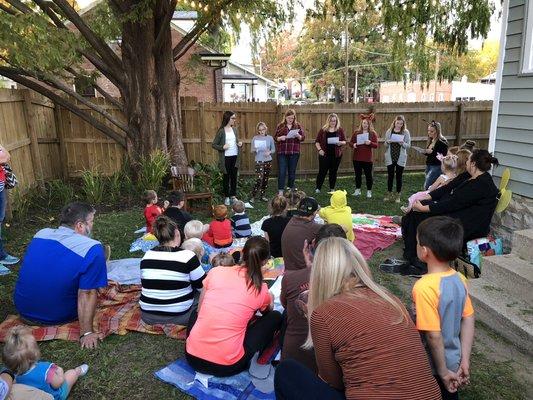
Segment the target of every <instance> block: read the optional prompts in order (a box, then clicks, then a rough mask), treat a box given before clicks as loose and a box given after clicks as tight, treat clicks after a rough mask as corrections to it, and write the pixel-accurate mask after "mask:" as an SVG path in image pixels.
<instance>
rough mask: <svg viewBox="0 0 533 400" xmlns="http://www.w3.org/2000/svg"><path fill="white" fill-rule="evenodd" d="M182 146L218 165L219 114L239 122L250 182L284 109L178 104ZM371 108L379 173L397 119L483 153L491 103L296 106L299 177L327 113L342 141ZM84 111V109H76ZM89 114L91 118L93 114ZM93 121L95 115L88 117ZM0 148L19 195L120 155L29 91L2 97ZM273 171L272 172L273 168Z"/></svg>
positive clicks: (110, 166)
mask: <svg viewBox="0 0 533 400" xmlns="http://www.w3.org/2000/svg"><path fill="white" fill-rule="evenodd" d="M98 101H99V102H100V103H101V105H102V106H103V107H105V108H106V110H107V111H108V112H110V113H112V114H114V115H116V116H118V117H120V118H123V117H122V116H121V115H120V112H119V111H118V110H117V109H116V107H115V106H114V105H111V104H108V103H106V102H105V101H103V99H98ZM181 105H182V107H181V112H182V117H183V118H182V121H183V122H182V127H183V142H184V145H185V150H186V153H187V157H188V159H189V160H190V161H191V160H194V161H196V162H202V163H206V164H211V165H216V163H217V160H218V155H217V153H216V151H215V150H213V149H212V148H211V142H212V140H213V138H214V135H215V133H216V131H217V129H218V127H219V125H220V122H221V120H222V114H223V112H224V111H225V110H228V109H229V110H233V111H234V112H235V113H236V114H237V127H238V128H239V132H240V137H241V140H242V141H243V142H244V147H243V158H242V166H241V173H243V174H252V173H253V172H254V171H253V167H254V162H253V155H252V153H251V152H250V142H251V139H252V137H253V136H254V134H255V127H256V124H257V123H258V122H259V121H263V122H265V123H266V124H267V125H268V127H269V131H270V133H273V132H274V130H275V127H276V125H277V124H278V123H279V122H280V121H281V120H282V117H283V113H284V112H285V111H286V110H287V109H288V108H289V107H288V106H281V105H276V104H274V103H201V102H200V103H199V102H197V101H196V99H194V98H183V99H182V102H181ZM370 107H372V110H373V111H374V113H375V114H376V122H375V124H374V125H375V128H376V130H377V132H378V133H379V136H380V142H381V143H380V146H379V147H378V149H377V151H375V167H376V169H377V170H380V169H383V166H384V162H383V151H384V146H383V145H382V142H383V134H384V132H385V131H386V130H387V128H388V127H389V126H390V124H391V122H392V121H393V119H394V117H395V116H396V115H397V114H403V115H404V116H405V118H406V120H407V127H408V129H409V131H410V132H411V136H412V144H413V145H416V146H419V147H423V146H424V145H425V142H426V130H427V123H426V122H425V121H430V120H433V119H434V120H436V121H439V122H440V123H441V124H442V128H443V133H444V135H445V136H446V138H447V139H448V140H449V142H450V143H451V145H455V144H459V143H462V142H464V141H465V140H466V139H473V140H475V141H476V142H477V144H478V146H479V147H485V148H486V147H487V144H488V138H489V130H490V117H491V111H492V102H467V103H459V102H447V103H436V105H434V104H433V103H394V104H392V103H385V104H372V105H370V104H320V105H306V106H294V107H293V108H294V109H295V110H296V113H297V119H298V121H299V122H300V123H301V124H302V126H303V127H304V129H305V131H306V136H307V137H306V140H305V142H304V143H303V144H302V150H301V156H300V161H299V165H298V173H299V174H300V175H314V174H316V172H317V171H318V158H317V152H316V149H315V146H314V139H315V137H316V134H317V132H318V130H319V129H320V127H321V126H322V125H324V124H325V121H326V117H327V115H328V114H329V113H332V112H335V113H337V114H338V115H339V118H340V121H341V124H342V126H343V128H344V130H345V132H346V133H347V135H348V136H351V133H352V132H353V130H354V129H355V128H356V127H357V126H358V124H359V114H360V113H367V112H369V111H370ZM82 108H84V107H83V106H82ZM91 112H92V111H91ZM92 113H93V114H95V113H94V112H92ZM0 143H1V144H3V145H4V146H5V147H6V148H7V149H8V150H9V151H10V152H11V155H12V165H13V168H14V170H15V172H16V173H17V176H18V177H19V181H20V187H21V188H22V189H24V188H26V187H29V186H33V185H34V184H36V183H39V182H43V181H47V180H51V179H67V178H70V177H75V176H79V174H80V173H81V171H83V170H84V169H93V168H97V169H98V170H99V171H101V172H102V173H105V174H111V173H113V172H115V171H117V170H119V169H120V167H121V165H122V162H123V159H124V155H125V149H124V148H123V147H122V146H121V145H119V144H117V143H116V142H114V141H113V140H111V139H109V138H107V137H106V136H104V135H103V134H101V133H100V132H99V131H97V130H96V129H95V128H93V127H92V126H90V125H89V124H88V123H86V122H84V121H83V120H81V119H80V118H79V117H77V116H76V115H74V114H72V113H71V112H69V111H68V110H66V109H63V108H61V107H59V106H55V105H54V104H53V103H52V102H51V101H50V100H47V99H45V98H43V97H42V96H39V95H37V94H36V93H34V92H31V91H30V90H28V89H20V90H17V89H15V90H13V89H0ZM423 167H424V157H423V156H421V155H419V154H417V153H416V152H414V151H410V152H409V159H408V168H409V169H411V170H421V169H422V168H423ZM274 171H276V167H275V168H274ZM340 171H341V172H344V173H347V172H352V164H351V150H350V149H346V150H345V154H344V157H343V161H342V164H341V168H340Z"/></svg>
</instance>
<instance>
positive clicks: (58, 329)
mask: <svg viewBox="0 0 533 400" xmlns="http://www.w3.org/2000/svg"><path fill="white" fill-rule="evenodd" d="M140 295H141V286H140V285H120V284H118V283H117V282H114V281H109V282H108V286H107V287H105V288H104V289H101V290H100V291H99V293H98V308H97V310H96V314H95V319H94V330H95V331H99V332H102V334H103V335H104V336H109V335H111V334H116V335H125V334H126V333H128V332H129V331H136V332H143V333H150V334H155V335H163V334H164V335H167V336H169V337H172V338H175V339H185V326H181V325H147V324H145V323H144V322H142V320H141V309H140V308H139V297H140ZM18 325H25V323H24V322H23V321H22V320H21V319H20V317H19V316H17V315H8V317H7V318H6V320H5V321H4V322H2V323H1V324H0V342H4V341H5V337H6V334H7V331H8V330H9V329H10V328H12V327H14V326H18ZM30 329H31V331H32V334H33V336H34V337H35V339H36V340H37V341H47V340H54V339H60V340H71V341H78V340H79V338H80V326H79V323H78V321H74V322H70V323H67V324H64V325H55V326H30Z"/></svg>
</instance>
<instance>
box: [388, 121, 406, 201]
mask: <svg viewBox="0 0 533 400" xmlns="http://www.w3.org/2000/svg"><path fill="white" fill-rule="evenodd" d="M393 135H394V136H393ZM409 147H411V135H410V133H409V131H408V130H407V126H406V124H405V118H404V116H403V115H397V116H396V118H394V121H393V122H392V124H391V126H390V128H389V130H388V131H387V132H385V164H386V165H387V190H388V192H387V194H386V195H385V198H384V199H383V200H384V201H391V200H393V199H394V200H395V201H396V203H399V202H400V201H401V200H400V194H401V192H402V178H403V170H404V168H405V164H406V163H407V149H408V148H409ZM394 175H396V194H393V193H392V184H393V182H394Z"/></svg>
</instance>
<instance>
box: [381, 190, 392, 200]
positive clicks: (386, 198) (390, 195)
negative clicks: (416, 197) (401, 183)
mask: <svg viewBox="0 0 533 400" xmlns="http://www.w3.org/2000/svg"><path fill="white" fill-rule="evenodd" d="M392 196H393V194H392V192H387V194H386V195H385V197H383V201H391V200H392Z"/></svg>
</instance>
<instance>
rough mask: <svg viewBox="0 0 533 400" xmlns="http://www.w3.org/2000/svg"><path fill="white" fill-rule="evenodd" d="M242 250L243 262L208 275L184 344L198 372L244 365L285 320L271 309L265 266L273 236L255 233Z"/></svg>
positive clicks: (230, 371) (226, 371)
mask: <svg viewBox="0 0 533 400" xmlns="http://www.w3.org/2000/svg"><path fill="white" fill-rule="evenodd" d="M242 254H243V263H242V264H241V265H235V266H232V267H222V266H221V267H216V268H213V269H211V270H210V271H209V273H208V274H207V277H206V278H205V279H204V281H203V287H204V289H203V291H202V294H201V295H200V301H199V305H198V313H197V314H196V313H193V314H192V315H191V319H190V320H189V325H188V327H187V332H188V337H187V342H186V345H185V356H186V358H187V361H188V363H189V364H190V365H191V366H192V367H193V368H194V369H195V370H196V371H198V372H201V373H204V374H209V375H215V376H230V375H235V374H237V373H239V372H241V371H243V370H244V369H246V368H247V367H248V365H249V363H250V360H251V359H252V357H253V356H254V354H255V353H256V352H258V351H262V350H264V349H265V348H266V347H267V346H268V345H269V344H270V342H271V341H272V338H273V336H274V333H275V332H276V331H277V330H278V329H279V328H280V326H281V319H282V318H281V314H280V313H279V312H277V311H271V310H272V307H273V301H274V300H273V296H272V295H271V294H270V292H269V291H268V287H267V285H266V283H264V282H263V273H262V271H261V268H262V267H263V266H264V265H265V264H266V263H267V261H268V260H269V258H270V247H269V244H268V241H267V240H266V239H265V238H263V237H260V236H254V237H251V238H250V239H248V241H247V242H246V244H245V245H244V248H243V251H242ZM257 311H260V312H261V314H262V316H261V317H259V318H256V316H255V315H256V312H257Z"/></svg>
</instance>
